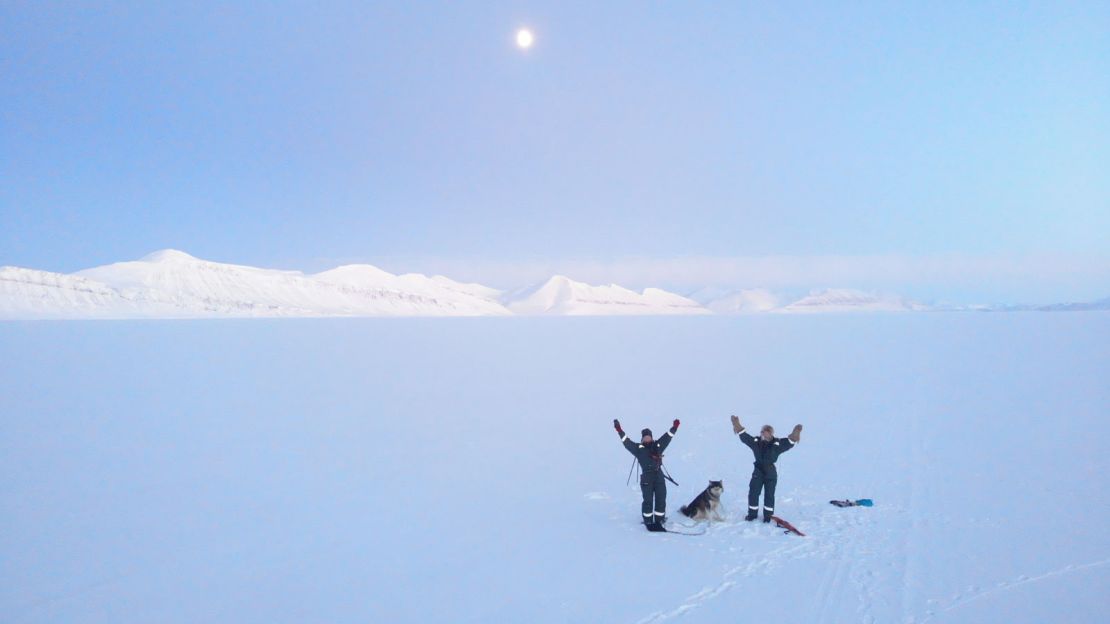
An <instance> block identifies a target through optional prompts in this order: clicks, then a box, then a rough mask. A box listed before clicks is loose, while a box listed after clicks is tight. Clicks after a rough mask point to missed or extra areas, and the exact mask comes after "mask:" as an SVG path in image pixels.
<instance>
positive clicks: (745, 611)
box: [0, 313, 1110, 624]
mask: <svg viewBox="0 0 1110 624" xmlns="http://www.w3.org/2000/svg"><path fill="white" fill-rule="evenodd" d="M0 357H2V361H3V362H4V372H3V375H2V376H0V488H2V490H0V505H2V509H0V621H2V622H6V623H9V622H10V623H16V622H65V623H83V622H113V623H120V622H189V623H197V622H267V623H274V622H632V623H635V622H670V621H676V622H681V621H689V622H747V621H763V620H767V621H773V622H784V623H789V622H806V623H815V622H880V623H882V622H913V623H918V624H920V623H924V622H935V623H938V624H939V623H955V622H1008V623H1015V622H1016V623H1024V622H1105V621H1107V619H1108V614H1110V598H1108V597H1110V537H1108V536H1107V533H1108V532H1107V530H1106V527H1107V526H1108V525H1110V498H1108V493H1107V474H1108V468H1110V459H1108V455H1107V453H1106V448H1105V447H1106V444H1107V442H1108V441H1110V439H1108V436H1107V433H1108V428H1110V424H1108V421H1107V416H1108V415H1110V384H1108V383H1107V379H1108V378H1110V316H1108V315H1105V314H1037V313H1012V314H1005V315H974V314H969V315H944V314H931V315H913V314H910V315H846V316H813V315H771V316H747V317H687V318H682V317H667V318H457V319H376V320H366V319H316V320H254V321H234V320H223V321H192V322H181V321H139V322H99V323H95V322H68V323H0ZM731 413H735V414H737V415H739V416H740V417H741V419H742V420H743V421H744V422H745V423H746V424H748V425H752V426H758V425H760V424H763V423H764V422H769V423H772V424H774V425H776V426H777V427H778V428H779V429H780V430H786V429H788V428H789V427H790V426H791V425H793V424H795V423H798V422H800V423H804V424H805V432H804V434H803V441H802V444H801V445H800V446H799V447H798V448H797V449H796V450H794V451H791V452H790V453H787V454H785V455H784V456H783V457H782V459H781V460H780V464H779V466H780V483H779V503H778V511H779V513H780V514H781V515H782V516H784V517H786V518H788V519H789V520H792V521H793V522H794V523H795V524H796V525H797V526H798V527H799V528H800V529H801V530H802V531H804V532H806V533H808V537H805V538H801V537H796V536H788V535H783V534H782V533H781V531H778V530H775V529H772V528H770V527H768V526H764V525H761V524H747V523H744V522H742V521H739V520H738V518H739V516H740V515H741V514H742V510H743V507H744V502H743V494H744V489H745V485H746V482H747V478H748V475H749V473H750V466H751V459H750V452H749V451H748V449H746V448H745V447H743V446H742V445H741V444H740V443H739V442H738V441H737V440H736V439H735V437H734V436H732V435H731V433H730V430H729V423H728V416H729V414H731ZM614 417H618V418H620V419H621V421H622V422H623V423H624V425H625V428H626V429H628V430H629V431H638V430H639V429H640V428H642V427H644V426H650V427H652V428H654V429H655V430H656V431H658V432H661V431H662V430H663V429H664V428H665V427H666V426H667V424H668V423H669V422H670V421H671V419H672V418H675V417H678V418H681V419H682V421H683V425H682V427H681V429H680V431H679V434H678V436H677V439H676V440H675V441H674V443H673V444H672V446H671V447H670V449H669V452H668V454H667V464H668V465H669V466H670V470H671V472H672V474H673V475H674V476H675V478H676V479H677V480H678V482H679V483H681V487H677V488H676V487H673V486H672V487H671V491H670V504H669V509H670V510H672V511H673V510H676V509H677V507H678V506H679V505H680V504H683V503H685V502H688V501H689V500H690V499H691V498H693V496H694V495H695V494H696V493H697V492H698V491H699V490H700V488H701V487H704V484H705V483H706V482H707V481H708V480H709V479H718V478H719V479H724V483H725V487H726V491H725V505H726V507H727V510H728V518H729V520H728V522H726V523H723V524H717V525H714V526H712V527H710V528H709V530H708V533H707V534H706V535H703V536H699V537H687V536H677V535H665V534H648V533H646V532H645V531H644V530H643V529H642V528H641V527H640V526H639V525H638V520H639V518H638V515H639V510H638V504H639V493H638V491H637V489H636V488H635V487H626V486H625V477H626V475H627V473H628V468H629V464H630V462H631V457H630V456H629V455H628V453H627V452H625V450H624V449H623V448H621V446H620V444H619V443H618V440H617V437H616V435H615V434H614V432H613V430H612V428H611V420H612V419H613V418H614ZM846 497H851V498H856V497H870V498H873V499H874V500H875V503H876V506H875V507H874V508H870V509H866V508H855V509H838V508H835V507H833V506H831V505H829V504H828V501H829V500H830V499H833V498H846Z"/></svg>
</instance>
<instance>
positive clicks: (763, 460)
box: [732, 416, 802, 522]
mask: <svg viewBox="0 0 1110 624" xmlns="http://www.w3.org/2000/svg"><path fill="white" fill-rule="evenodd" d="M732 431H733V433H736V434H737V435H739V436H740V441H741V442H743V443H744V444H745V445H747V446H748V448H750V449H751V450H752V454H754V455H755V469H754V470H752V480H751V481H749V482H748V515H747V516H744V519H745V520H747V521H749V522H750V521H752V520H755V518H756V516H757V515H759V492H760V490H762V491H763V521H764V522H770V521H771V516H773V515H774V514H775V486H776V485H778V481H779V473H778V470H777V469H776V468H775V462H776V461H778V458H779V455H782V454H783V453H785V452H787V451H789V450H790V449H792V448H794V447H795V446H797V444H798V442H800V441H801V437H802V426H801V425H794V431H792V432H790V435H789V436H787V437H785V438H776V437H775V429H774V427H772V426H771V425H763V428H762V429H761V430H760V432H759V437H758V438H754V437H752V436H751V434H749V433H748V432H747V431H746V430H745V429H744V426H743V425H741V424H740V419H739V418H737V417H735V416H733V417H732Z"/></svg>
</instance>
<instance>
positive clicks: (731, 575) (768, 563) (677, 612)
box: [638, 522, 809, 624]
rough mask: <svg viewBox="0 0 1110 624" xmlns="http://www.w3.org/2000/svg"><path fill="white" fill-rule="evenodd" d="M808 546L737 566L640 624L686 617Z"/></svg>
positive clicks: (774, 552) (787, 548) (730, 525)
mask: <svg viewBox="0 0 1110 624" xmlns="http://www.w3.org/2000/svg"><path fill="white" fill-rule="evenodd" d="M736 526H739V525H738V524H737V523H735V522H732V523H728V524H725V525H724V526H723V527H722V528H723V529H726V530H727V529H730V528H733V527H736ZM710 528H711V529H716V527H710ZM720 532H721V530H720V529H718V530H711V531H710V533H720ZM745 533H754V531H751V530H746V531H745ZM808 546H809V545H808V544H807V543H806V542H802V543H800V544H796V545H793V546H791V545H789V544H787V545H784V546H781V547H779V548H776V549H774V550H772V551H771V553H770V554H769V555H768V556H764V557H760V558H757V559H755V560H753V561H750V562H748V563H746V564H744V565H739V566H735V567H733V568H730V569H729V570H728V571H727V572H725V573H724V575H723V576H722V577H721V581H720V582H719V583H718V584H716V585H712V586H709V587H705V588H703V589H702V590H700V591H698V592H697V593H695V594H693V595H691V596H689V597H687V598H686V599H685V600H684V601H683V602H682V604H680V605H678V606H677V607H675V608H673V609H671V610H669V611H656V612H655V613H652V614H650V615H648V616H647V617H645V618H643V619H641V620H639V622H638V624H650V623H652V622H662V621H665V620H669V619H672V618H674V617H678V616H681V615H684V614H685V613H687V612H689V611H691V610H693V609H697V608H698V607H700V606H702V605H703V604H704V603H706V602H708V601H710V600H712V599H714V598H716V597H717V596H720V595H721V594H723V593H725V592H727V591H729V590H730V589H732V588H733V587H735V586H736V584H737V580H736V579H737V578H743V577H748V576H753V575H755V574H759V573H762V572H766V571H768V570H771V569H774V568H776V567H778V566H779V565H780V564H781V563H782V562H783V561H786V560H789V559H792V558H798V557H791V555H794V554H796V553H800V552H804V551H806V550H807V549H808Z"/></svg>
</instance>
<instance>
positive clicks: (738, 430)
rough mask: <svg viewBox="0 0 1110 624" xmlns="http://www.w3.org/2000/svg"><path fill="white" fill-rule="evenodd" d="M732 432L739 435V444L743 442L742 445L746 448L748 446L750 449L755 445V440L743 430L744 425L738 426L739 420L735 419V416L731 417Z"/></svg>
mask: <svg viewBox="0 0 1110 624" xmlns="http://www.w3.org/2000/svg"><path fill="white" fill-rule="evenodd" d="M732 432H733V433H735V434H739V436H740V441H741V442H743V443H744V444H745V445H747V446H748V448H751V447H752V445H754V444H755V438H753V437H752V436H751V435H750V434H749V433H748V432H747V431H746V430H745V429H744V425H741V424H740V419H739V418H737V417H736V416H733V417H732Z"/></svg>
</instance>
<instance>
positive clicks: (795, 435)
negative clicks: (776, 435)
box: [786, 425, 802, 444]
mask: <svg viewBox="0 0 1110 624" xmlns="http://www.w3.org/2000/svg"><path fill="white" fill-rule="evenodd" d="M786 437H787V438H788V439H789V440H790V441H791V442H793V443H794V444H797V443H798V442H801V441H802V426H801V425H794V430H793V431H791V432H790V435H788V436H786Z"/></svg>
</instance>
